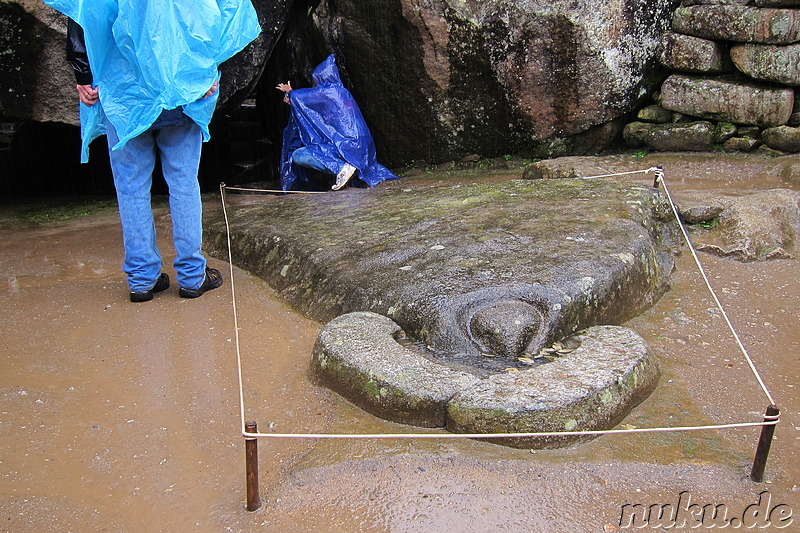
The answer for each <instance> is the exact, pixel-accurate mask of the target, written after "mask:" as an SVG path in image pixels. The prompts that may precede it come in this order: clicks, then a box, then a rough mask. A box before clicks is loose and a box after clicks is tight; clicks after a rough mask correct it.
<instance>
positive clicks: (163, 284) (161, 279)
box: [131, 272, 169, 302]
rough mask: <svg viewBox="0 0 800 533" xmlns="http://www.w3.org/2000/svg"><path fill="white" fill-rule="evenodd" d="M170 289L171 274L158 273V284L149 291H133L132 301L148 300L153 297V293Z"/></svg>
mask: <svg viewBox="0 0 800 533" xmlns="http://www.w3.org/2000/svg"><path fill="white" fill-rule="evenodd" d="M167 289H169V276H168V275H166V274H165V273H163V272H162V273H161V274H159V275H158V279H157V280H156V284H155V285H153V288H152V289H150V290H149V291H143V292H131V301H132V302H148V301H150V300H152V299H153V294H155V293H157V292H161V291H165V290H167Z"/></svg>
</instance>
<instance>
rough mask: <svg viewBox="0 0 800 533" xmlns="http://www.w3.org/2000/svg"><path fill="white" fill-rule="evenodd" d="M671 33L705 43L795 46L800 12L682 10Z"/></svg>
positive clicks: (730, 7) (724, 8) (711, 7)
mask: <svg viewBox="0 0 800 533" xmlns="http://www.w3.org/2000/svg"><path fill="white" fill-rule="evenodd" d="M672 29H673V30H674V31H676V32H678V33H685V34H687V35H694V36H696V37H703V38H705V39H721V40H725V41H736V42H745V43H763V44H792V43H795V42H798V41H800V12H798V11H797V10H795V9H768V8H758V7H751V6H738V5H702V6H689V7H680V8H678V9H677V10H675V16H674V17H673V19H672Z"/></svg>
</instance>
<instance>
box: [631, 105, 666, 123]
mask: <svg viewBox="0 0 800 533" xmlns="http://www.w3.org/2000/svg"><path fill="white" fill-rule="evenodd" d="M672 115H673V113H672V111H668V110H666V109H664V108H663V107H661V106H660V105H651V106H647V107H645V108H643V109H641V110H640V111H639V113H638V114H637V115H636V118H638V119H639V120H641V121H643V122H653V123H655V124H666V123H667V122H672Z"/></svg>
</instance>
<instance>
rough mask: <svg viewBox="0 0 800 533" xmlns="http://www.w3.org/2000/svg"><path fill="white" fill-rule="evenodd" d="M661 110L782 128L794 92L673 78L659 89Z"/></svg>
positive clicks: (682, 77)
mask: <svg viewBox="0 0 800 533" xmlns="http://www.w3.org/2000/svg"><path fill="white" fill-rule="evenodd" d="M661 105H662V107H664V108H665V109H670V110H672V111H677V112H679V113H684V114H687V115H692V116H694V117H699V118H704V119H711V120H720V121H725V122H733V123H736V124H748V125H757V126H763V127H769V126H780V125H782V124H786V121H788V120H789V117H790V116H791V114H792V107H793V106H794V91H793V90H792V89H790V88H785V89H781V88H773V87H766V86H762V85H758V84H755V83H746V82H742V81H736V80H731V81H728V80H717V79H708V78H695V77H690V76H684V75H680V74H675V75H672V76H670V77H669V78H667V80H666V81H665V82H664V84H663V85H662V87H661Z"/></svg>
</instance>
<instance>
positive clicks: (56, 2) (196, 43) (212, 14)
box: [44, 0, 261, 163]
mask: <svg viewBox="0 0 800 533" xmlns="http://www.w3.org/2000/svg"><path fill="white" fill-rule="evenodd" d="M44 1H45V3H47V4H49V5H51V6H52V7H54V8H55V9H57V10H59V11H61V12H62V13H64V14H65V15H66V16H68V17H70V18H71V19H72V20H74V21H75V22H77V23H78V24H79V25H80V26H81V27H82V28H83V33H84V40H85V44H86V51H87V54H88V56H89V66H90V67H91V69H92V75H93V77H94V83H95V85H96V86H97V88H98V95H99V99H100V102H99V103H98V104H95V105H93V106H86V105H84V104H81V106H80V107H81V138H82V147H81V161H82V162H84V163H85V162H86V161H88V158H89V143H91V142H92V140H94V139H95V138H96V137H98V136H100V135H103V134H104V133H105V119H106V118H107V119H108V120H109V122H111V124H113V126H114V129H115V130H116V132H117V135H118V137H119V142H118V143H117V144H116V145H115V146H113V147H112V149H119V148H121V147H123V146H125V143H127V142H128V141H129V140H130V139H132V138H134V137H136V136H137V135H139V134H141V133H142V132H144V131H146V130H147V129H148V128H150V126H151V125H152V124H153V122H155V120H156V119H157V118H158V116H159V115H160V114H161V111H162V110H164V109H175V108H177V107H183V112H184V113H185V114H186V115H187V116H188V117H190V118H191V119H192V120H193V121H194V122H195V123H197V125H198V126H200V128H201V130H202V131H203V140H204V141H207V140H208V139H209V133H208V123H209V122H210V121H211V116H212V114H213V113H214V108H215V106H216V103H217V96H218V94H219V93H218V92H215V93H214V94H213V95H211V96H209V97H208V98H203V96H204V95H205V94H206V92H207V91H208V89H209V88H210V87H211V86H212V84H213V83H214V82H215V81H216V80H218V79H219V70H218V68H219V65H220V63H222V62H223V61H225V60H226V59H228V58H230V57H231V56H233V55H234V54H235V53H236V52H238V51H239V50H241V49H242V48H244V47H245V46H246V45H247V44H248V43H249V42H250V41H252V40H253V39H255V38H256V37H257V36H258V34H259V33H260V31H261V27H260V26H259V24H258V17H257V15H256V12H255V9H254V8H253V5H252V4H251V2H250V0H44Z"/></svg>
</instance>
